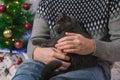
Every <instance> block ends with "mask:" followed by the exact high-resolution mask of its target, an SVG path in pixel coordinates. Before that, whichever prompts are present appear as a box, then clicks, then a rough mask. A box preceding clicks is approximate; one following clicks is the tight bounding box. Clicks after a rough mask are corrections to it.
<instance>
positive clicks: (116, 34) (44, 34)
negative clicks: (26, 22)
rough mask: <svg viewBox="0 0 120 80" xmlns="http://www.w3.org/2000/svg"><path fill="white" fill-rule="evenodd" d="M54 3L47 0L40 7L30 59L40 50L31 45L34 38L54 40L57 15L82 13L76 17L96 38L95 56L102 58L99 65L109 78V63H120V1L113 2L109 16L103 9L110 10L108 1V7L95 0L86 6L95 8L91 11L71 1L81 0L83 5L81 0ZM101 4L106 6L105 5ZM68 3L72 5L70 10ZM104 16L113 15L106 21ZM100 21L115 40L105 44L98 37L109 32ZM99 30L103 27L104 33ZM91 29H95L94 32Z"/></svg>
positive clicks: (33, 33) (33, 32) (30, 47)
mask: <svg viewBox="0 0 120 80" xmlns="http://www.w3.org/2000/svg"><path fill="white" fill-rule="evenodd" d="M50 1H52V0H43V1H42V0H41V3H40V5H39V8H38V10H37V13H36V15H35V19H34V25H33V29H32V35H31V38H30V39H29V43H28V48H27V54H28V56H29V57H30V58H32V57H33V56H32V53H33V51H34V49H35V48H36V47H37V46H34V45H32V42H31V41H32V39H35V38H38V39H47V38H49V37H51V36H50V34H51V33H52V30H51V29H52V26H53V25H54V23H52V22H50V20H51V21H54V18H55V17H56V16H53V15H56V13H57V12H58V13H59V12H62V11H63V12H64V11H65V13H67V14H69V13H70V14H69V15H71V14H72V13H73V12H74V11H75V12H74V13H73V16H75V17H76V16H77V15H78V14H79V15H78V16H77V17H76V18H77V19H78V21H81V22H82V23H85V25H84V26H85V28H86V29H87V30H88V32H89V33H90V34H91V35H92V36H93V39H94V42H95V45H96V47H95V51H94V54H93V55H95V56H97V57H99V59H100V62H99V64H100V65H101V66H102V67H103V68H104V71H105V73H106V75H109V74H108V73H110V66H109V63H113V62H115V61H120V51H119V49H120V1H119V0H116V2H117V3H115V1H114V0H113V2H111V3H110V8H111V9H110V11H108V12H109V13H107V11H106V10H107V9H103V7H106V5H107V4H108V2H106V4H104V5H103V4H102V3H101V2H99V1H94V2H92V3H89V4H88V3H86V4H87V5H88V6H90V7H91V8H89V7H88V6H87V7H86V6H84V5H78V6H77V5H76V3H75V5H73V4H72V5H71V4H69V3H71V2H72V3H74V2H75V1H78V2H77V4H81V2H80V3H79V1H81V0H59V1H57V0H53V1H52V2H53V3H52V2H50ZM55 1H56V2H55ZM60 1H61V2H60ZM66 1H68V2H66ZM103 1H104V0H103ZM106 1H107V0H106ZM108 1H109V0H108ZM59 2H60V3H62V2H63V3H62V5H60V3H59ZM88 2H89V1H88ZM54 3H56V4H57V3H59V4H57V5H59V6H61V7H62V8H63V9H61V7H59V6H56V7H55V6H54V5H52V4H54ZM99 3H100V4H102V6H101V5H100V4H99ZM50 4H51V5H50ZM66 4H69V5H68V7H67V5H66ZM49 5H50V6H49ZM63 5H65V7H63ZM91 5H93V6H91ZM52 6H53V7H52ZM70 6H71V7H70ZM72 6H77V8H78V9H77V8H75V7H74V8H75V9H74V8H73V7H72ZM79 6H80V7H79ZM97 6H98V7H97ZM116 6H117V7H116ZM66 7H67V8H66ZM69 7H70V8H69ZM81 7H86V8H83V9H82V11H81V12H80V10H81ZM100 7H101V8H100ZM56 8H58V9H56ZM64 8H65V9H64ZM79 8H80V9H79ZM94 8H96V10H94ZM97 8H98V9H97ZM99 8H100V9H99ZM106 8H107V7H106ZM70 9H73V10H70ZM86 9H88V10H86ZM89 9H90V10H89ZM67 10H68V11H67ZM92 10H93V12H94V16H93V15H92V14H93V12H92ZM97 10H100V12H99V11H98V12H97ZM69 11H71V12H69ZM77 11H78V12H77ZM86 11H88V12H91V13H87V12H86ZM105 11H106V12H105ZM82 12H83V13H82ZM85 12H86V14H85ZM102 12H103V14H102ZM104 12H105V13H104ZM99 13H101V14H99ZM41 14H42V15H41ZM74 14H76V15H74ZM81 14H82V15H81ZM98 14H99V15H98ZM104 14H106V15H108V14H110V16H106V18H107V19H105V18H104V17H103V15H104ZM46 15H47V17H46ZM86 15H88V16H87V17H86ZM96 15H97V16H96ZM91 16H92V17H91ZM51 17H52V18H51ZM85 18H86V19H85ZM99 19H101V21H99ZM108 19H109V20H108ZM104 20H105V22H106V24H107V21H108V24H107V25H106V24H103V23H102V21H104ZM106 20H107V21H106ZM97 21H98V22H97ZM92 22H93V24H92ZM99 22H101V25H102V28H104V29H106V28H105V27H108V29H109V31H108V33H109V34H110V35H111V37H110V39H111V40H112V41H111V42H104V41H101V40H99V37H100V36H99V35H96V34H97V32H101V33H100V34H102V35H104V33H105V30H104V29H102V28H101V25H99ZM86 24H87V25H86ZM96 24H98V25H99V26H96ZM92 26H93V28H92ZM103 26H104V27H103ZM98 28H100V31H99V29H98ZM91 30H93V32H92V31H91ZM97 30H98V31H97ZM52 36H53V35H52ZM107 63H108V64H107Z"/></svg>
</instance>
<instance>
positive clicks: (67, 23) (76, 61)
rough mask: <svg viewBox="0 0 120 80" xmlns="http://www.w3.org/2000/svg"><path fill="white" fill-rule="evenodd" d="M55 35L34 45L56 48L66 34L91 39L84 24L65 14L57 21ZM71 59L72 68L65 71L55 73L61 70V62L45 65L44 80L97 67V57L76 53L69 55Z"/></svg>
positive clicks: (34, 42) (59, 16) (36, 41)
mask: <svg viewBox="0 0 120 80" xmlns="http://www.w3.org/2000/svg"><path fill="white" fill-rule="evenodd" d="M53 29H54V33H55V34H56V36H55V37H54V38H52V39H48V40H44V41H40V40H37V39H36V40H33V42H32V43H33V44H34V45H39V46H43V47H54V46H55V44H56V42H57V40H58V39H60V38H62V37H64V36H65V32H73V33H77V34H82V35H83V36H84V37H86V38H89V39H90V38H91V36H90V35H89V34H88V32H87V31H86V30H85V29H84V27H83V26H82V24H79V23H78V22H77V21H76V20H75V19H74V18H72V17H70V16H67V15H65V14H59V15H58V18H57V21H56V23H55V26H54V28H53ZM68 56H69V57H70V61H69V62H70V63H71V66H70V67H69V68H68V69H67V70H65V71H58V72H57V71H55V70H56V69H57V68H59V67H60V66H61V65H62V63H61V62H60V61H57V60H54V61H51V62H50V63H49V64H47V65H45V67H44V69H43V71H42V80H48V79H49V78H51V77H53V76H55V75H58V74H61V73H65V72H68V71H72V70H77V69H84V68H90V67H93V66H96V65H97V59H98V58H97V57H95V56H93V55H91V54H90V55H77V54H74V53H70V54H68Z"/></svg>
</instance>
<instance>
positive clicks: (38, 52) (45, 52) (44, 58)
mask: <svg viewBox="0 0 120 80" xmlns="http://www.w3.org/2000/svg"><path fill="white" fill-rule="evenodd" d="M33 58H34V60H38V61H40V62H42V63H44V64H48V63H49V62H51V61H53V60H60V61H61V62H62V66H61V67H60V68H59V69H58V70H66V69H67V68H68V67H69V66H70V63H68V62H65V61H69V60H70V58H69V57H68V56H66V54H65V53H63V52H61V51H60V50H57V49H55V48H41V47H37V48H36V49H35V50H34V52H33Z"/></svg>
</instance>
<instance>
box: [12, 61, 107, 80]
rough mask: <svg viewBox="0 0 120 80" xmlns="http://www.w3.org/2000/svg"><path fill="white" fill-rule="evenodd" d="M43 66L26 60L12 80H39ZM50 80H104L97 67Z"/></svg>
mask: <svg viewBox="0 0 120 80" xmlns="http://www.w3.org/2000/svg"><path fill="white" fill-rule="evenodd" d="M43 67H44V65H43V64H42V63H40V62H38V61H34V60H27V61H25V62H24V63H22V64H21V65H20V66H19V68H18V69H17V71H16V74H15V76H14V77H13V79H12V80H39V78H40V77H41V76H40V74H41V71H42V69H43ZM50 80H105V76H104V75H103V71H102V69H101V68H99V67H93V68H87V69H82V70H77V71H71V72H68V73H64V74H60V75H57V76H55V77H53V78H51V79H50Z"/></svg>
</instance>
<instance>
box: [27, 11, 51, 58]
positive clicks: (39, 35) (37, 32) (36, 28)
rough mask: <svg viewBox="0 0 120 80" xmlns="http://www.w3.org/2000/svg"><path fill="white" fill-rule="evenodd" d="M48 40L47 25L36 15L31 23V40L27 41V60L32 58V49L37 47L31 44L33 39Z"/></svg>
mask: <svg viewBox="0 0 120 80" xmlns="http://www.w3.org/2000/svg"><path fill="white" fill-rule="evenodd" d="M48 38H49V28H48V25H47V21H46V20H45V19H44V18H43V17H41V15H40V14H39V13H36V15H35V18H34V23H33V29H32V34H31V38H30V39H29V41H28V46H27V55H28V57H29V58H32V54H33V51H34V49H35V48H36V47H37V46H35V45H33V44H32V41H33V40H34V39H48Z"/></svg>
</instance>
